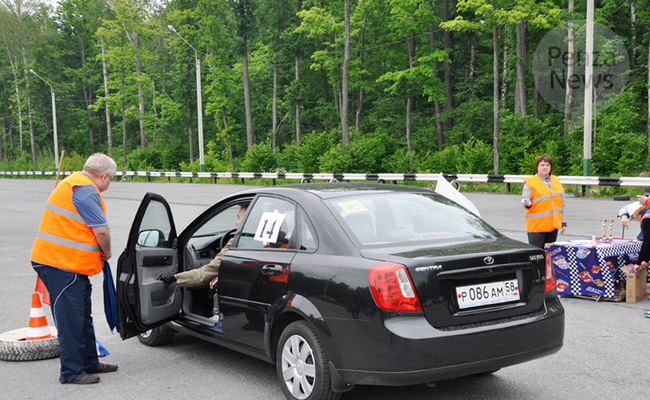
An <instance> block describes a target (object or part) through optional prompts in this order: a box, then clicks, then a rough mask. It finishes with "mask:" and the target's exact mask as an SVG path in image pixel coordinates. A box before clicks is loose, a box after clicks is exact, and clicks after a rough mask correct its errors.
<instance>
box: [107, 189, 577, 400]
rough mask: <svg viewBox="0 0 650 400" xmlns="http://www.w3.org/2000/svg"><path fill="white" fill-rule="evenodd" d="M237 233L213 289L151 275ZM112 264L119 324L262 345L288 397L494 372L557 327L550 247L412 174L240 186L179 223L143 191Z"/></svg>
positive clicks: (553, 348)
mask: <svg viewBox="0 0 650 400" xmlns="http://www.w3.org/2000/svg"><path fill="white" fill-rule="evenodd" d="M242 207H245V208H246V212H245V214H244V215H243V219H242V222H241V223H240V224H239V225H238V226H237V225H236V224H235V221H236V219H237V213H238V212H239V211H240V210H241V209H242ZM231 238H232V242H231V247H230V249H229V250H228V251H227V252H226V253H225V256H224V257H223V259H222V260H221V265H220V269H219V278H218V283H217V285H216V294H215V292H213V291H212V290H210V289H209V287H208V286H207V285H205V286H199V287H185V288H181V287H178V286H177V285H176V284H175V283H172V284H170V285H168V284H165V283H164V282H163V281H161V280H159V279H158V278H159V277H160V275H162V274H164V273H169V272H180V271H187V270H191V269H195V268H199V267H201V266H202V265H204V264H207V263H208V262H210V260H212V259H213V258H214V257H215V256H216V255H217V254H218V253H219V251H220V250H221V248H222V247H224V246H225V245H226V244H227V243H228V242H230V239H231ZM117 279H118V282H117V298H118V308H119V331H120V335H121V336H122V338H123V339H126V338H129V337H133V336H136V335H138V338H139V339H140V341H141V342H142V343H144V344H146V345H151V346H155V345H161V344H164V343H167V342H169V341H170V340H172V339H173V336H174V334H175V333H177V332H181V333H185V334H188V335H192V336H195V337H197V338H200V339H203V340H207V341H210V342H213V343H216V344H219V345H221V346H225V347H228V348H232V349H235V350H237V351H239V352H242V353H244V354H247V355H250V356H253V357H257V358H260V359H262V360H265V361H268V362H271V363H273V364H275V366H276V369H277V375H278V379H279V380H280V384H281V386H282V389H283V391H284V393H285V395H286V397H287V398H288V399H333V398H337V397H338V396H339V393H341V392H344V391H347V390H350V389H352V388H353V387H354V385H357V384H361V385H410V384H415V383H430V382H435V381H439V380H443V379H449V378H454V377H460V376H467V375H473V374H481V373H490V372H494V371H496V370H498V369H500V368H502V367H506V366H510V365H513V364H517V363H521V362H525V361H529V360H533V359H536V358H539V357H543V356H546V355H549V354H553V353H555V352H557V351H559V350H560V348H561V347H562V343H563V337H564V309H563V308H562V306H561V304H560V302H559V300H558V297H557V293H556V291H555V277H554V273H553V268H552V264H551V262H550V260H549V258H548V256H547V255H546V254H545V252H544V251H542V250H540V249H537V248H534V247H532V246H529V245H527V244H524V243H521V242H518V241H515V240H512V239H508V238H506V237H505V236H503V235H501V234H499V233H498V232H496V231H495V230H494V229H493V228H491V227H490V226H489V225H487V224H486V223H485V222H484V221H483V220H481V219H480V218H479V217H477V216H476V215H474V214H472V213H471V212H469V211H467V210H466V209H465V208H463V207H461V206H459V205H457V204H456V203H454V202H452V201H450V200H448V199H446V198H445V197H442V196H440V195H438V194H436V193H433V192H432V191H431V190H428V189H420V188H412V187H407V186H398V185H382V184H344V183H333V184H304V185H289V186H283V187H272V188H263V189H252V190H245V191H241V192H238V193H235V194H233V195H230V196H228V197H226V198H224V199H222V200H220V201H219V202H217V203H216V204H214V205H212V206H211V207H209V208H208V209H207V210H206V211H204V212H203V213H202V214H200V215H199V216H198V217H197V218H195V219H194V220H193V221H192V222H191V223H190V224H189V225H188V226H187V227H186V228H185V229H184V230H183V231H182V232H181V233H180V234H178V235H177V233H176V228H175V226H174V221H173V218H172V214H171V210H170V207H169V205H168V204H167V202H166V201H165V199H164V198H162V197H161V196H159V195H156V194H153V193H148V194H147V195H145V198H144V199H143V201H142V204H141V205H140V208H139V210H138V213H137V214H136V217H135V220H134V222H133V226H132V228H131V232H130V234H129V239H128V243H127V247H126V249H125V250H124V252H123V253H122V255H121V256H120V258H119V264H118V271H117Z"/></svg>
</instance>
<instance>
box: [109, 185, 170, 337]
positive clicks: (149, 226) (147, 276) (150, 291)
mask: <svg viewBox="0 0 650 400" xmlns="http://www.w3.org/2000/svg"><path fill="white" fill-rule="evenodd" d="M177 242H178V239H177V237H176V228H175V227H174V220H173V218H172V214H171V210H170V207H169V204H167V201H165V199H164V198H163V197H162V196H160V195H157V194H155V193H147V194H146V195H145V196H144V199H143V200H142V203H141V204H140V207H139V208H138V212H137V214H136V215H135V219H134V220H133V225H132V226H131V231H130V232H129V239H128V242H127V244H126V248H125V249H124V252H123V253H122V255H120V258H119V261H118V265H117V305H118V315H119V325H118V328H119V331H120V336H121V337H122V339H126V338H130V337H133V336H135V335H138V334H140V333H142V332H145V331H147V330H149V329H152V328H154V327H156V326H158V325H161V324H162V323H163V322H166V321H169V320H171V319H173V318H174V317H175V316H177V315H178V313H179V311H180V309H181V303H182V301H181V293H180V289H178V288H177V287H176V285H175V284H172V285H171V286H166V285H165V284H164V283H163V282H162V281H159V280H158V279H157V278H158V277H159V276H160V275H161V274H163V273H166V272H177V270H178V250H177Z"/></svg>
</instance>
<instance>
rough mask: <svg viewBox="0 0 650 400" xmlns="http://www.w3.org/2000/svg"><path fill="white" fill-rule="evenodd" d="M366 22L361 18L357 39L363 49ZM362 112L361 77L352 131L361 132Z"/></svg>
mask: <svg viewBox="0 0 650 400" xmlns="http://www.w3.org/2000/svg"><path fill="white" fill-rule="evenodd" d="M366 20H367V16H366V15H364V16H363V28H362V29H361V37H360V38H359V43H358V46H359V48H360V49H363V46H364V43H365V38H366ZM357 58H358V59H359V64H360V65H361V67H362V68H363V50H359V51H358V52H357ZM362 110H363V75H361V76H360V77H359V90H358V91H357V107H356V111H355V113H354V130H355V131H357V132H361V111H362Z"/></svg>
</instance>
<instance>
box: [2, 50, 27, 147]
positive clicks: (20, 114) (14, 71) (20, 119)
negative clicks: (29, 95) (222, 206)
mask: <svg viewBox="0 0 650 400" xmlns="http://www.w3.org/2000/svg"><path fill="white" fill-rule="evenodd" d="M5 47H6V48H7V54H9V57H8V58H9V64H10V65H11V73H12V74H13V75H14V86H15V87H16V108H17V109H18V138H19V143H20V152H21V153H22V151H23V108H22V106H21V104H20V91H19V90H18V87H19V84H18V69H17V68H18V66H17V65H16V64H14V60H13V57H12V56H11V52H10V51H9V45H7V44H6V43H5ZM9 136H10V139H11V140H10V141H11V148H12V149H13V147H14V146H13V138H12V137H11V133H10V134H9Z"/></svg>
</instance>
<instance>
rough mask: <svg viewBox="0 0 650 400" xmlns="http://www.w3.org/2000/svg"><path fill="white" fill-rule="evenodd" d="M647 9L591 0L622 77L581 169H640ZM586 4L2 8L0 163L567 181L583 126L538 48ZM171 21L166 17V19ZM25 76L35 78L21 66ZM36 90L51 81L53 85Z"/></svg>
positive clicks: (3, 0)
mask: <svg viewBox="0 0 650 400" xmlns="http://www.w3.org/2000/svg"><path fill="white" fill-rule="evenodd" d="M649 3H650V0H596V1H595V20H596V21H597V22H598V23H600V24H602V25H604V26H606V27H607V28H609V29H611V30H612V31H613V32H614V33H615V34H616V35H618V37H620V38H621V40H622V41H623V43H624V45H625V48H626V50H627V52H628V54H629V59H630V67H629V71H626V73H627V74H628V80H627V85H626V86H625V88H624V89H623V91H622V92H621V93H620V95H619V96H618V97H617V98H616V101H615V102H614V103H613V104H612V105H611V106H610V107H609V108H608V109H607V110H606V111H604V112H603V113H599V114H598V115H596V116H594V128H593V136H592V138H593V143H592V160H593V174H594V175H599V176H639V175H641V176H645V175H647V172H648V168H649V163H648V162H649V160H650V158H649V157H650V155H649V154H650V153H649V151H650V148H649V146H648V144H649V138H650V129H649V128H648V126H649V125H648V107H650V105H649V104H650V96H649V95H648V94H649V93H650V92H649V87H650V86H649V85H648V79H650V75H649V74H648V64H649V62H650V61H649V59H648V49H649V46H650V42H649V33H650V31H649V29H650V4H649ZM585 12H586V0H582V1H581V0H577V1H575V2H574V0H568V1H531V0H517V1H511V0H457V1H454V0H434V1H422V0H356V1H352V0H170V1H165V0H158V1H151V0H108V1H105V0H61V1H59V2H57V3H53V2H43V1H32V0H0V110H1V114H2V116H1V117H2V133H1V135H2V137H1V138H0V169H3V170H30V169H33V170H54V168H55V164H56V162H55V155H54V141H53V118H52V97H51V92H53V93H55V98H56V103H55V104H56V123H57V128H58V148H59V152H61V151H62V150H65V152H66V153H65V154H66V157H65V158H64V162H63V165H62V166H61V168H62V170H64V171H65V170H68V171H70V170H76V169H79V168H81V166H82V165H83V161H84V160H85V158H86V157H87V156H88V155H89V154H90V153H92V152H98V151H99V152H104V153H107V154H109V155H111V156H113V157H114V158H115V160H116V161H117V162H118V166H119V167H120V169H124V170H164V171H199V169H200V168H201V165H200V163H199V156H198V155H199V141H198V134H197V131H198V126H197V125H198V115H197V114H198V113H197V101H198V96H197V93H196V90H197V82H196V79H195V77H196V73H195V66H196V60H197V59H198V60H199V61H200V66H201V68H200V75H201V87H202V89H201V98H202V107H201V110H202V114H203V115H202V122H203V132H204V133H203V137H204V149H205V161H204V163H205V165H204V168H205V170H207V171H217V172H227V171H232V172H235V171H245V172H276V171H277V172H304V173H316V172H329V173H352V172H358V173H384V172H386V173H408V172H422V173H426V172H429V173H438V172H443V173H446V174H454V173H470V174H486V173H495V174H530V173H533V172H534V159H535V157H537V156H538V155H539V154H542V153H546V154H549V155H551V156H552V157H553V159H554V160H555V170H554V173H556V174H558V175H582V174H583V129H582V126H581V125H576V124H573V125H572V124H570V123H568V122H565V121H569V120H570V116H569V117H567V115H566V114H565V113H563V112H562V111H558V110H556V109H554V108H553V107H551V106H550V105H548V104H547V103H546V102H545V101H544V99H543V98H541V96H540V94H539V92H538V90H537V88H536V86H535V82H534V76H533V72H534V71H533V67H532V62H531V60H532V58H533V56H534V52H535V48H536V46H537V45H538V44H539V42H540V40H542V38H543V37H544V35H545V34H546V33H548V32H549V31H550V30H551V29H552V28H554V27H556V26H558V25H559V24H561V23H563V22H565V21H569V20H580V19H585ZM169 26H171V27H173V29H172V28H170V27H169ZM30 70H32V71H33V73H30ZM50 85H51V86H50Z"/></svg>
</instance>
